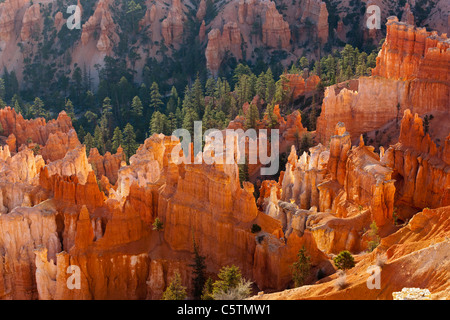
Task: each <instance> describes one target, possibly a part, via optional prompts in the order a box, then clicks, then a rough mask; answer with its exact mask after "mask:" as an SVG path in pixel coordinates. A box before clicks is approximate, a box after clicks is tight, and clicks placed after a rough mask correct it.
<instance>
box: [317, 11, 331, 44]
mask: <svg viewBox="0 0 450 320" xmlns="http://www.w3.org/2000/svg"><path fill="white" fill-rule="evenodd" d="M328 29H329V27H328V10H327V5H326V4H325V2H321V4H320V13H319V20H318V23H317V32H318V37H319V39H320V42H321V43H322V44H325V43H327V41H328V32H329V31H328Z"/></svg>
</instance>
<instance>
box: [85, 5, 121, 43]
mask: <svg viewBox="0 0 450 320" xmlns="http://www.w3.org/2000/svg"><path fill="white" fill-rule="evenodd" d="M109 6H110V0H100V1H99V2H98V4H97V7H96V8H95V11H94V14H93V15H92V16H91V17H90V18H89V20H88V21H87V22H86V23H85V24H84V25H83V27H82V30H83V31H82V34H81V42H82V44H83V45H86V44H87V43H88V42H89V40H90V38H91V37H92V35H93V34H94V32H95V31H99V32H100V37H99V39H98V41H97V45H96V46H97V49H98V50H99V51H100V52H108V51H109V50H110V49H111V48H112V42H111V40H112V39H115V38H117V35H116V34H115V33H114V30H115V25H114V21H113V18H112V16H111V12H110V9H109Z"/></svg>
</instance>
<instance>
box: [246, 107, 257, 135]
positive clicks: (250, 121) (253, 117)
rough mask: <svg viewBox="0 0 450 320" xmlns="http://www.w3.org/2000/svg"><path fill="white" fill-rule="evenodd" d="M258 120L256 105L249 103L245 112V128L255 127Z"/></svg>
mask: <svg viewBox="0 0 450 320" xmlns="http://www.w3.org/2000/svg"><path fill="white" fill-rule="evenodd" d="M258 121H259V111H258V107H257V106H256V105H254V104H253V103H251V104H250V106H249V108H248V111H247V114H246V115H245V128H246V129H251V128H252V129H256V126H257V124H258Z"/></svg>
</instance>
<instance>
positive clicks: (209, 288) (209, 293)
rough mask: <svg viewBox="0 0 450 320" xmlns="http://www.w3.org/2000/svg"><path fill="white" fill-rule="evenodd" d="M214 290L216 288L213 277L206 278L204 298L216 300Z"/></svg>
mask: <svg viewBox="0 0 450 320" xmlns="http://www.w3.org/2000/svg"><path fill="white" fill-rule="evenodd" d="M213 290H214V280H213V279H212V278H211V277H209V278H208V280H206V283H205V286H204V287H203V291H202V297H201V298H202V300H214V297H213Z"/></svg>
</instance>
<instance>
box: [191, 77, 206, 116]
mask: <svg viewBox="0 0 450 320" xmlns="http://www.w3.org/2000/svg"><path fill="white" fill-rule="evenodd" d="M192 99H193V103H194V105H193V106H194V110H195V112H196V113H197V114H198V115H199V116H200V117H202V116H203V113H204V112H205V97H204V95H203V86H202V83H201V81H200V79H199V77H198V76H197V79H195V82H194V85H193V86H192Z"/></svg>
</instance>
